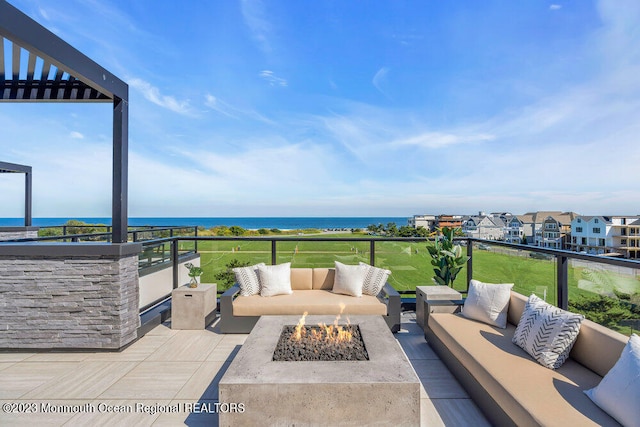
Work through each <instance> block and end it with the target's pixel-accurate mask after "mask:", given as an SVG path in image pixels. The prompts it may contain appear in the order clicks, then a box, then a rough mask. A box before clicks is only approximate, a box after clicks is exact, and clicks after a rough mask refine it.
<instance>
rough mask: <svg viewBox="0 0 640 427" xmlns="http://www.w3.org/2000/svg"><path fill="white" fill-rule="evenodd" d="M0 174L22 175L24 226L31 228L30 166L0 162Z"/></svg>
mask: <svg viewBox="0 0 640 427" xmlns="http://www.w3.org/2000/svg"><path fill="white" fill-rule="evenodd" d="M0 173H23V174H24V176H25V178H24V225H25V227H30V226H31V194H32V193H31V166H25V165H17V164H15V163H7V162H0Z"/></svg>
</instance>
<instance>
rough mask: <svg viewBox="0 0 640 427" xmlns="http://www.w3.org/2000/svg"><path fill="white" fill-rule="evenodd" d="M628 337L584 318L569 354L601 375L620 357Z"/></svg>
mask: <svg viewBox="0 0 640 427" xmlns="http://www.w3.org/2000/svg"><path fill="white" fill-rule="evenodd" d="M628 340H629V338H628V337H626V336H624V335H622V334H621V333H619V332H616V331H613V330H611V329H609V328H607V327H604V326H602V325H599V324H597V323H595V322H592V321H590V320H586V319H585V320H584V321H583V322H582V326H581V327H580V333H579V334H578V338H576V342H575V343H574V344H573V349H572V350H571V353H570V354H569V356H570V357H571V358H572V359H573V360H575V361H576V362H578V363H580V364H581V365H583V366H586V367H587V368H589V369H591V370H592V371H593V372H595V373H597V374H598V375H600V376H603V377H604V376H605V375H606V374H607V372H609V370H610V369H611V368H613V365H615V364H616V362H617V361H618V359H619V358H620V354H621V353H622V350H623V349H624V346H625V345H626V344H627V341H628Z"/></svg>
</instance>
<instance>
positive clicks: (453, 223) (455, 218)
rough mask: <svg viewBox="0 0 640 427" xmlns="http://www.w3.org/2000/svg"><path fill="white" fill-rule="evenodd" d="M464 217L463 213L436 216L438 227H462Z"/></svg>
mask: <svg viewBox="0 0 640 427" xmlns="http://www.w3.org/2000/svg"><path fill="white" fill-rule="evenodd" d="M464 219H465V218H464V216H463V215H438V216H437V217H436V228H443V227H449V228H460V227H462V222H463V221H464Z"/></svg>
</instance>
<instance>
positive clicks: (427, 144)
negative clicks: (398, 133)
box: [393, 132, 495, 148]
mask: <svg viewBox="0 0 640 427" xmlns="http://www.w3.org/2000/svg"><path fill="white" fill-rule="evenodd" d="M494 138H495V137H494V136H493V135H489V134H455V133H444V132H425V133H421V134H419V135H415V136H411V137H409V138H405V139H400V140H397V141H394V142H393V145H396V146H401V145H415V146H419V147H422V148H444V147H448V146H452V145H458V144H468V143H473V142H484V141H491V140H493V139H494Z"/></svg>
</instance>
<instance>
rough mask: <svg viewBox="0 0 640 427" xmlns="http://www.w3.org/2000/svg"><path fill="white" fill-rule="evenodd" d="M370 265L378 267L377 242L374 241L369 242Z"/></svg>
mask: <svg viewBox="0 0 640 427" xmlns="http://www.w3.org/2000/svg"><path fill="white" fill-rule="evenodd" d="M369 264H371V265H376V241H375V240H374V239H371V240H370V241H369Z"/></svg>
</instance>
